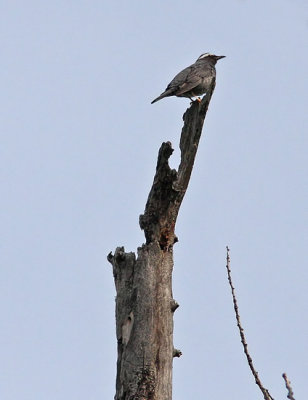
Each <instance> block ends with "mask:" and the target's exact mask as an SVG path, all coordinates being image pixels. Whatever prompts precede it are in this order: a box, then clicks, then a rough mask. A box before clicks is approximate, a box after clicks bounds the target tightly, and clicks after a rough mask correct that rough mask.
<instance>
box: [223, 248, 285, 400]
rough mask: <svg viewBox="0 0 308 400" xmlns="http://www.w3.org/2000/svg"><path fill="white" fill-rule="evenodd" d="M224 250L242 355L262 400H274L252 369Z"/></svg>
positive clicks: (228, 261) (228, 256) (228, 258)
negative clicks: (245, 359) (244, 356)
mask: <svg viewBox="0 0 308 400" xmlns="http://www.w3.org/2000/svg"><path fill="white" fill-rule="evenodd" d="M226 249H227V265H226V268H227V271H228V281H229V285H230V288H231V292H232V299H233V306H234V311H235V316H236V321H237V326H238V329H239V332H240V336H241V342H242V345H243V348H244V353H245V355H246V358H247V361H248V365H249V368H250V370H251V372H252V375H253V376H254V378H255V382H256V384H257V385H258V386H259V388H260V390H261V392H262V394H263V397H264V399H265V400H274V399H273V397H272V396H271V395H270V393H269V391H268V390H267V389H266V388H265V387H264V386H263V385H262V382H261V380H260V378H259V376H258V372H257V371H256V370H255V367H254V365H253V362H252V358H251V356H250V354H249V352H248V345H247V342H246V338H245V335H244V329H243V327H242V325H241V320H240V314H239V310H238V305H237V300H236V297H235V289H234V286H233V283H232V279H231V269H230V254H229V252H230V250H229V247H228V246H226ZM288 397H289V396H288Z"/></svg>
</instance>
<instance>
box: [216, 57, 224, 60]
mask: <svg viewBox="0 0 308 400" xmlns="http://www.w3.org/2000/svg"><path fill="white" fill-rule="evenodd" d="M225 57H226V56H216V60H220V59H221V58H225Z"/></svg>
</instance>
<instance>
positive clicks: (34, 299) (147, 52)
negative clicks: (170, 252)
mask: <svg viewBox="0 0 308 400" xmlns="http://www.w3.org/2000/svg"><path fill="white" fill-rule="evenodd" d="M0 46H1V68H0V77H1V78H0V79H1V91H0V108H1V117H0V123H1V127H0V132H1V146H0V162H1V170H0V174H1V175H0V179H1V189H2V194H1V197H0V203H1V204H0V210H1V211H0V212H1V224H0V226H1V228H0V229H1V240H0V249H1V255H0V257H1V279H0V285H1V287H0V315H1V328H0V343H1V346H0V359H1V363H0V380H1V382H0V398H1V400H42V399H43V400H67V399H75V400H84V399H87V400H102V399H106V400H107V399H112V398H113V396H114V392H115V389H114V387H115V373H116V368H115V367H116V338H115V321H114V296H115V289H114V285H113V277H112V271H111V266H110V265H109V263H108V262H107V260H106V255H107V254H108V253H109V252H110V251H114V250H115V248H116V246H118V245H124V246H125V249H126V250H127V251H135V250H136V248H137V247H138V246H140V245H141V244H142V243H143V242H144V238H143V233H142V232H141V231H140V229H139V226H138V218H139V214H141V213H142V212H143V210H144V206H145V202H146V199H147V195H148V192H149V190H150V187H151V185H152V179H153V175H154V172H155V165H156V159H157V152H158V149H159V146H160V145H161V143H162V142H163V141H166V140H170V141H171V142H172V143H173V146H174V148H175V149H176V150H175V152H174V156H172V160H171V165H172V166H173V167H177V165H178V161H179V150H178V144H179V137H180V132H181V126H182V114H183V113H184V111H185V110H186V108H187V107H188V106H189V100H187V99H183V98H182V99H181V98H180V99H179V98H169V99H163V100H162V101H160V102H158V103H156V104H154V105H151V104H150V102H151V100H153V99H154V98H155V97H156V96H158V95H159V94H160V93H161V92H162V91H163V90H164V89H165V87H166V85H167V84H168V83H169V82H170V80H171V79H172V78H173V77H174V75H175V74H176V73H178V72H179V71H180V70H181V69H183V68H184V67H186V66H188V65H190V64H191V63H193V62H194V61H195V60H196V59H197V58H198V56H199V55H200V54H202V53H204V52H212V53H215V54H217V55H225V56H226V58H224V59H223V60H220V61H219V62H218V64H217V85H216V91H215V93H214V96H213V99H212V102H211V104H210V108H209V111H208V115H207V118H206V121H205V125H204V130H203V136H202V138H201V141H200V146H199V150H198V154H197V158H196V162H195V168H194V171H193V175H192V178H191V182H190V186H189V188H188V191H187V194H186V197H185V199H184V202H183V205H182V208H181V211H180V215H179V218H178V223H177V227H176V233H177V235H178V237H179V243H177V244H176V246H175V247H174V254H175V268H174V282H173V289H174V298H175V299H176V300H177V301H178V302H179V304H180V308H179V309H178V310H177V311H176V313H175V335H174V344H175V347H176V348H179V349H181V350H182V352H183V356H182V357H181V358H180V359H175V360H174V399H176V400H187V399H205V398H208V399H230V400H232V399H239V398H242V399H249V400H259V399H261V398H262V395H261V393H259V391H258V388H257V386H256V385H255V383H254V380H253V378H252V376H251V375H250V372H249V370H248V366H247V363H246V361H245V359H244V355H243V351H242V348H241V344H240V340H239V335H238V331H237V328H236V324H235V318H234V314H233V308H232V299H231V295H230V290H229V287H228V284H227V278H226V271H225V246H226V245H229V246H230V248H231V267H232V271H233V279H234V284H235V286H236V291H237V295H238V301H239V305H240V313H241V318H242V323H243V325H244V328H245V333H246V335H247V340H248V344H249V348H250V351H251V354H252V356H253V358H254V362H255V365H256V368H257V370H258V371H259V374H260V377H261V379H262V380H263V382H264V385H265V386H266V387H267V388H268V389H269V390H270V392H271V394H272V396H273V397H274V398H276V399H283V398H286V390H285V388H284V383H283V380H282V378H281V374H282V373H283V372H287V374H288V376H289V378H290V379H291V381H292V385H293V389H294V392H295V397H296V399H305V398H307V393H308V383H307V371H308V340H307V338H308V268H307V258H308V256H307V243H308V220H307V219H308V218H307V217H308V213H307V203H308V185H307V164H308V163H307V145H308V139H307V122H308V117H307V105H308V101H307V97H308V96H307V93H308V80H307V70H308V56H307V54H308V53H307V50H308V3H307V0H266V1H265V0H259V1H251V0H250V1H249V0H215V1H214V0H212V1H211V0H207V1H200V0H199V1H190V2H187V1H182V0H178V1H166V2H158V1H144V2H142V1H134V0H132V1H129V2H128V1H118V2H111V1H108V2H107V1H102V0H100V1H98V0H92V1H85V0H74V1H73V0H66V1H63V0H62V1H59V0H54V1H48V2H47V1H34V0H29V1H26V2H25V1H20V0H19V1H18V0H11V1H2V2H1V3H0Z"/></svg>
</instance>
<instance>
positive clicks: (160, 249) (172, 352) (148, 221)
mask: <svg viewBox="0 0 308 400" xmlns="http://www.w3.org/2000/svg"><path fill="white" fill-rule="evenodd" d="M214 88H215V80H214V79H213V82H212V87H211V90H210V91H209V92H208V93H207V94H206V95H205V96H204V97H203V99H202V101H201V103H199V102H197V101H195V102H193V103H192V105H191V106H190V108H188V109H187V110H186V112H185V114H184V116H183V120H184V126H183V129H182V134H181V140H180V150H181V162H180V165H179V168H178V170H175V169H171V168H170V167H169V164H168V159H169V157H170V156H171V154H172V152H173V149H172V147H171V143H170V142H166V143H163V144H162V145H161V148H160V150H159V154H158V160H157V167H156V174H155V177H154V182H153V185H152V188H151V191H150V193H149V197H148V200H147V203H146V207H145V211H144V214H143V215H141V216H140V219H139V223H140V227H141V229H143V230H144V233H145V238H146V244H143V245H142V246H141V247H139V248H138V256H137V258H136V256H135V254H134V253H125V251H124V248H123V247H118V248H117V249H116V251H115V254H114V255H112V253H110V254H109V255H108V261H109V262H110V263H111V264H112V266H113V275H114V281H115V286H116V292H117V297H116V335H117V342H118V360H117V378H116V394H115V400H133V399H134V400H152V399H153V400H171V399H172V362H173V357H179V356H180V355H181V352H180V351H179V350H177V349H174V347H173V313H174V311H175V310H176V308H177V307H178V304H177V303H176V301H175V300H174V299H173V295H172V270H173V245H174V243H176V242H177V237H176V235H175V232H174V229H175V224H176V219H177V215H178V212H179V209H180V206H181V203H182V200H183V197H184V195H185V192H186V189H187V186H188V183H189V179H190V175H191V172H192V168H193V164H194V160H195V156H196V152H197V148H198V144H199V139H200V136H201V132H202V127H203V122H204V118H205V115H206V112H207V109H208V106H209V102H210V100H211V97H212V94H213V91H214Z"/></svg>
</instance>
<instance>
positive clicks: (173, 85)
mask: <svg viewBox="0 0 308 400" xmlns="http://www.w3.org/2000/svg"><path fill="white" fill-rule="evenodd" d="M224 57H225V56H215V55H214V54H210V53H203V54H201V56H200V57H199V58H198V59H197V61H196V62H195V63H194V64H192V65H190V66H189V67H187V68H185V69H183V71H181V72H179V73H178V74H177V75H176V76H175V77H174V78H173V79H172V81H171V82H170V83H169V85H168V86H167V87H166V90H165V91H164V92H163V93H162V94H161V95H160V96H158V97H157V98H156V99H154V100H153V101H152V102H151V104H153V103H156V101H158V100H161V99H163V98H164V97H169V96H177V97H188V98H189V99H190V100H191V101H193V99H192V97H197V100H198V101H199V102H200V101H201V99H200V98H199V97H198V96H201V95H202V94H204V93H206V92H207V91H208V90H209V88H210V86H211V83H212V79H213V78H215V77H216V69H215V64H216V63H217V61H218V60H220V59H221V58H224Z"/></svg>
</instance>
